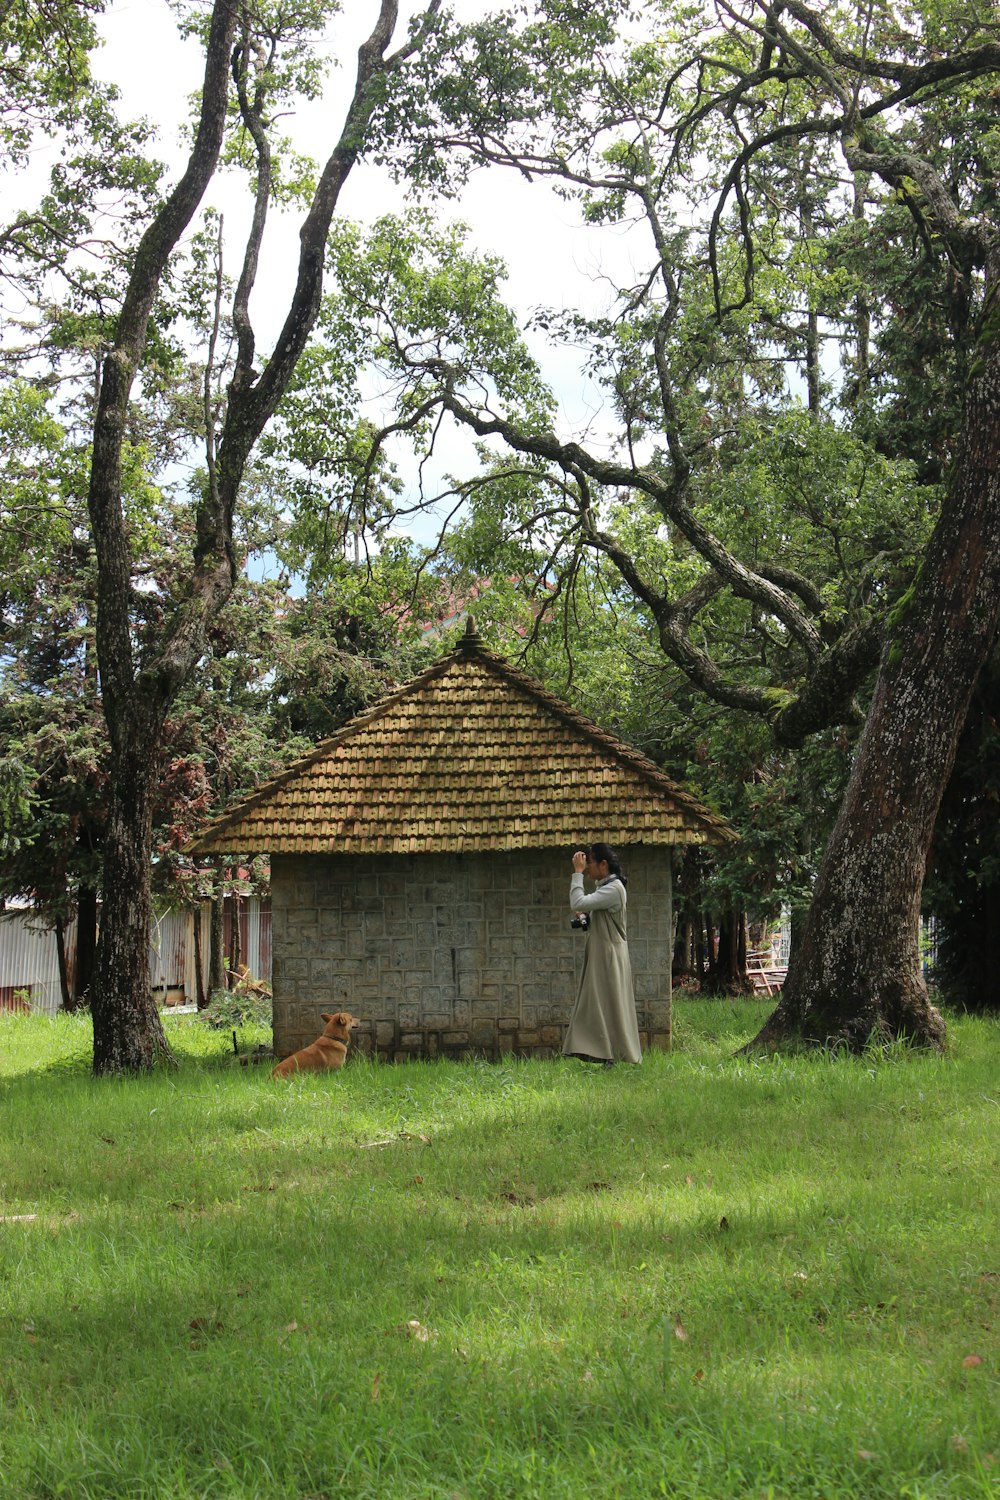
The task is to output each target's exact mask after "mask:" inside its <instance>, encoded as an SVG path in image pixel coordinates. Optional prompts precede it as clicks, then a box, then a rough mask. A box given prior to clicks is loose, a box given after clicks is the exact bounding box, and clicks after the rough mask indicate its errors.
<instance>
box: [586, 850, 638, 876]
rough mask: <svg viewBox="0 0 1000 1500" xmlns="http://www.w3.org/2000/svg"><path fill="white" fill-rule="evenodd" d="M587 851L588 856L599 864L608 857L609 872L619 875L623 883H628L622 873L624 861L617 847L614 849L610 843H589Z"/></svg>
mask: <svg viewBox="0 0 1000 1500" xmlns="http://www.w3.org/2000/svg"><path fill="white" fill-rule="evenodd" d="M585 852H586V854H587V857H588V858H589V859H592V860H593V861H594V863H595V864H597V865H599V864H600V863H601V861H602V860H605V859H606V860H607V862H608V872H609V874H611V875H617V877H618V879H619V880H620V881H621V883H622V885H628V881H627V880H626V879H625V876H624V875H623V874H622V862H621V860H620V859H619V858H618V850H617V849H612V847H611V845H610V844H588V845H587V848H586V851H585Z"/></svg>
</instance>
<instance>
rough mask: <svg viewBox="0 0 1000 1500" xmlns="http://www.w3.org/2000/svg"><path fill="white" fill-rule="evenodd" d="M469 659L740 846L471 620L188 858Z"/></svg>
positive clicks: (211, 828)
mask: <svg viewBox="0 0 1000 1500" xmlns="http://www.w3.org/2000/svg"><path fill="white" fill-rule="evenodd" d="M469 660H476V661H479V662H481V663H482V664H483V665H484V666H485V667H486V668H487V669H488V670H490V671H492V672H493V673H494V675H496V676H498V677H500V678H501V679H506V680H508V681H510V682H512V683H513V684H514V685H515V686H516V687H517V688H519V689H520V690H521V691H522V692H525V693H527V694H529V695H530V696H531V697H533V698H534V699H535V700H536V701H537V702H538V703H540V704H541V705H542V707H544V708H545V709H546V710H547V711H548V712H550V713H553V714H555V715H556V716H557V717H558V718H560V719H562V720H563V721H564V722H565V723H568V724H570V725H571V726H572V727H573V728H574V729H576V730H578V731H580V732H581V733H583V734H585V735H586V736H587V738H588V739H589V740H590V741H591V742H592V743H593V744H595V745H597V746H599V747H600V748H601V749H602V750H604V751H606V752H610V753H611V754H612V755H614V756H615V757H616V758H617V759H619V760H622V761H624V762H625V763H626V764H627V765H629V766H630V767H631V768H632V769H633V770H635V771H637V772H639V774H640V775H642V776H643V777H644V778H645V780H647V781H648V782H649V783H650V784H651V785H652V786H653V787H654V788H655V789H656V790H657V791H660V792H666V793H667V794H668V795H669V796H671V797H672V798H673V799H674V800H675V801H676V802H677V803H678V805H679V807H680V808H681V809H682V810H683V811H685V812H686V813H687V814H688V815H689V816H690V817H692V818H693V819H694V820H695V821H696V822H698V823H700V824H701V825H702V826H703V827H706V828H708V829H709V830H710V831H711V832H712V834H714V835H715V837H716V839H717V841H718V842H719V843H735V842H737V841H738V839H739V834H738V833H737V832H736V830H735V829H734V828H733V827H732V826H731V825H730V824H729V823H728V822H727V821H726V819H725V818H723V817H722V816H721V815H720V814H719V813H715V812H713V811H712V810H711V808H708V807H706V806H705V805H704V804H703V803H701V802H699V800H698V798H697V797H695V796H694V794H693V793H692V792H688V791H686V790H685V789H684V788H683V787H681V786H679V785H678V784H677V782H675V781H674V780H673V778H672V777H670V776H668V775H667V773H666V772H665V771H662V770H661V769H660V767H659V766H658V765H657V764H656V762H655V761H652V760H650V758H649V756H648V755H644V754H643V753H642V751H641V750H637V749H636V748H635V746H633V745H629V744H627V743H626V742H625V741H624V740H622V739H619V738H618V736H617V735H613V734H611V733H610V732H609V731H608V730H605V729H601V728H600V726H599V725H598V724H595V723H594V721H593V720H592V719H588V718H587V716H586V715H585V714H582V713H580V712H578V710H577V709H575V708H571V707H570V706H569V704H568V703H564V702H563V701H562V699H561V698H557V697H556V696H555V694H554V693H550V692H549V690H548V688H546V687H545V686H544V684H543V683H541V682H539V681H538V679H537V678H534V677H531V676H529V674H528V673H527V672H522V671H521V670H520V669H519V668H517V667H514V666H512V665H511V664H510V662H508V661H506V660H505V659H504V658H503V657H502V656H500V655H498V654H497V653H496V652H494V651H490V650H489V648H488V647H487V646H485V645H484V644H483V641H482V639H481V637H480V636H479V635H478V634H477V633H476V630H475V625H474V622H473V620H472V617H471V616H470V617H469V620H468V624H467V627H466V631H465V634H464V635H463V636H461V637H459V640H458V642H457V643H456V645H454V646H452V647H451V648H450V649H449V650H448V651H445V652H443V653H442V655H441V656H440V657H439V658H438V660H437V661H436V662H432V663H431V665H430V666H429V667H425V668H424V670H423V671H422V672H419V673H418V674H417V676H416V677H414V678H412V679H411V680H410V681H409V682H407V683H404V684H403V685H402V686H401V687H398V688H394V689H393V691H392V692H391V693H387V694H386V695H385V697H383V698H380V699H379V700H378V702H376V703H373V704H372V705H371V707H370V708H367V709H365V710H363V712H362V713H360V714H356V715H355V716H354V718H353V719H349V720H348V722H347V723H346V724H344V725H343V726H342V727H341V728H340V729H338V730H337V732H336V734H332V735H329V736H328V737H327V738H326V739H324V740H320V741H318V742H317V743H316V744H315V745H313V746H312V748H311V749H310V750H307V751H306V752H305V754H304V755H300V756H298V757H297V758H296V759H295V760H294V761H292V762H291V764H290V765H288V766H286V767H285V768H284V770H282V771H279V772H278V774H277V775H276V776H272V777H270V778H269V779H268V780H267V781H264V782H262V783H261V785H260V786H259V787H256V788H255V789H254V791H252V792H251V793H249V795H248V796H246V797H243V798H241V799H240V801H238V802H235V803H234V804H233V805H232V807H230V808H229V809H228V811H227V812H225V813H223V814H222V815H221V816H220V817H218V818H215V819H213V820H212V822H210V823H208V824H207V825H206V826H205V828H204V829H203V830H202V831H201V833H199V834H198V835H197V837H196V838H193V839H191V840H189V841H188V843H187V844H186V845H185V853H188V854H198V853H209V852H219V845H218V844H217V842H216V841H217V839H218V838H219V836H220V835H224V834H225V833H226V831H227V830H228V829H235V827H236V826H237V825H238V824H239V823H241V822H242V821H243V819H244V818H245V817H246V816H247V814H248V813H250V812H252V811H253V809H254V808H255V807H257V806H259V805H260V804H261V803H262V802H265V801H266V800H267V799H268V798H269V797H270V796H271V795H272V793H274V792H275V791H277V790H278V789H279V788H280V787H282V786H284V785H285V784H286V783H287V782H289V781H292V780H294V778H295V777H296V776H298V775H300V774H301V773H302V772H303V771H305V770H307V769H308V767H309V766H311V765H313V764H314V763H315V762H316V761H317V760H322V759H323V757H324V756H326V755H328V754H329V753H330V752H331V751H332V750H334V749H336V748H337V747H338V746H339V745H341V744H344V743H346V742H347V741H348V740H350V739H351V738H353V736H354V735H355V734H357V733H359V732H360V731H361V730H362V729H364V728H366V727H367V726H368V725H369V724H371V723H372V722H373V721H374V720H376V719H378V718H381V717H382V716H384V715H385V714H386V713H388V712H389V711H390V709H392V708H393V707H395V705H396V704H397V703H400V702H402V701H404V700H405V699H406V698H410V697H414V696H417V695H419V694H420V693H421V692H422V691H423V689H424V688H425V687H426V685H427V684H428V683H429V682H431V681H433V680H434V679H435V678H437V677H443V676H444V675H445V674H446V673H447V672H448V670H449V669H450V668H451V667H453V666H455V665H456V664H457V663H458V662H460V661H461V662H466V661H469ZM678 842H680V840H678ZM240 847H241V849H249V846H243V845H241V846H240ZM260 852H262V853H266V852H267V850H265V849H263V848H262V849H261V851H260Z"/></svg>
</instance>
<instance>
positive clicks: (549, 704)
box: [449, 635, 740, 843]
mask: <svg viewBox="0 0 1000 1500" xmlns="http://www.w3.org/2000/svg"><path fill="white" fill-rule="evenodd" d="M473 652H474V654H475V655H476V656H477V657H478V658H480V659H481V660H482V661H483V662H484V664H485V665H487V666H488V667H490V668H492V669H493V670H494V671H495V672H496V673H497V675H498V676H501V677H506V678H510V679H512V680H513V681H514V682H515V683H516V684H517V686H518V687H520V688H522V689H523V690H524V691H525V692H527V693H530V694H531V696H532V697H534V698H536V699H538V700H539V701H540V702H541V703H542V705H543V706H544V707H545V708H547V709H549V711H550V712H553V713H556V714H558V716H559V717H560V718H561V719H563V720H565V721H566V722H567V723H569V724H570V725H572V727H573V728H575V729H579V730H581V731H582V732H583V733H584V734H586V736H587V737H588V739H590V740H591V741H592V742H593V743H595V744H597V745H599V746H600V747H601V749H603V750H607V751H610V752H611V753H612V754H613V755H615V756H616V757H617V758H618V759H619V760H624V761H626V762H627V763H628V764H629V765H630V766H631V767H632V769H633V770H635V771H638V772H639V773H640V774H641V775H642V776H644V777H645V778H646V780H647V781H649V782H651V783H652V785H653V786H654V787H655V788H656V789H657V790H658V791H665V792H667V793H668V794H669V795H670V796H671V797H673V798H674V800H675V801H676V802H677V803H678V804H679V805H680V806H681V807H682V808H683V809H684V810H685V811H686V812H688V813H689V814H690V815H691V817H693V818H695V819H697V820H698V821H699V822H701V823H704V824H706V825H707V826H708V827H709V828H711V829H712V831H713V832H716V833H718V835H719V842H720V843H738V842H739V837H740V836H739V834H738V833H737V832H736V829H735V828H733V826H732V824H730V823H729V822H728V821H727V820H726V819H725V818H724V817H723V816H722V815H721V813H716V812H713V811H712V809H711V808H710V807H706V806H705V804H704V803H703V802H700V801H699V799H698V798H697V797H696V796H695V795H694V793H693V792H689V791H687V790H686V789H685V788H684V787H682V786H679V785H678V783H677V782H676V781H674V779H673V777H672V776H668V775H667V773H666V771H664V770H662V769H661V768H660V767H659V766H658V765H657V764H656V762H655V761H654V760H650V758H649V756H648V755H644V754H643V752H642V751H641V750H637V749H636V747H635V746H634V745H630V744H628V743H627V741H625V740H623V739H619V737H618V736H617V735H615V734H612V733H611V732H610V731H609V730H607V729H602V728H601V727H600V725H599V724H595V723H594V721H593V719H588V718H587V715H586V714H582V713H580V712H579V711H578V710H577V709H575V708H571V707H570V705H569V704H568V703H564V702H563V701H562V699H561V698H557V697H556V695H555V694H554V693H550V692H549V690H548V688H547V687H545V685H544V683H541V682H539V681H538V679H537V678H535V677H531V676H530V675H529V674H528V673H527V672H522V671H520V669H519V668H517V667H514V666H511V664H510V662H508V661H505V660H504V658H503V657H502V656H499V655H498V654H497V653H496V652H494V651H490V650H489V649H488V647H486V646H484V645H483V644H482V642H481V641H480V640H479V638H478V637H476V636H469V635H466V636H465V637H463V639H462V641H461V642H460V643H459V645H458V646H457V647H456V648H455V650H454V651H453V652H449V656H463V657H468V656H471V655H472V654H473Z"/></svg>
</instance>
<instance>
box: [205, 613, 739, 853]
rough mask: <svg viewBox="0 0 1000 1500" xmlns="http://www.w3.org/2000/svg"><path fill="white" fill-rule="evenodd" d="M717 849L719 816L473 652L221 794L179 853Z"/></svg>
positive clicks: (724, 832) (478, 647)
mask: <svg viewBox="0 0 1000 1500" xmlns="http://www.w3.org/2000/svg"><path fill="white" fill-rule="evenodd" d="M591 838H593V839H605V840H606V841H607V842H608V843H611V844H622V845H628V844H721V843H726V842H728V841H730V840H732V839H735V838H736V834H735V832H734V831H733V829H732V828H730V826H729V824H728V823H727V822H726V821H725V819H723V818H720V817H719V816H718V815H717V814H716V813H713V812H711V811H710V810H709V808H707V807H705V806H703V805H702V804H701V803H700V802H698V801H697V799H696V798H694V797H693V796H692V795H691V794H690V793H689V792H686V791H684V790H682V789H681V788H680V787H679V786H677V784H676V783H675V782H673V781H671V780H670V778H669V777H667V776H665V775H664V774H663V772H662V771H661V770H660V769H659V767H658V766H656V765H655V764H654V763H653V762H652V761H651V760H649V759H648V758H647V757H646V756H645V755H643V754H641V752H640V751H638V750H635V749H633V748H632V747H631V746H630V745H627V744H625V742H624V741H623V740H619V739H616V738H615V736H614V735H611V734H608V733H606V732H605V731H604V730H602V729H599V728H598V726H597V725H596V724H594V723H593V722H592V721H591V720H590V719H587V718H584V717H583V715H582V714H578V713H576V712H575V711H574V710H573V709H571V708H569V707H568V706H567V705H566V704H565V703H563V702H561V701H560V700H559V699H558V698H556V697H554V696H553V694H551V693H549V692H548V691H547V690H546V689H545V688H544V687H542V685H541V684H540V683H538V682H536V681H535V680H534V679H533V678H531V677H528V676H526V675H525V674H524V673H522V672H519V671H517V670H516V668H514V667H511V666H510V665H509V664H508V663H507V662H506V661H504V660H503V658H502V657H500V656H497V655H495V654H494V653H493V652H492V651H487V650H486V649H485V648H484V647H483V646H482V644H481V642H480V640H479V637H478V636H477V635H475V634H474V633H473V627H472V626H471V622H470V628H469V631H468V632H467V633H466V635H465V636H464V637H463V638H462V641H461V642H460V644H459V645H458V646H457V647H455V649H454V650H452V651H449V652H447V653H446V654H445V655H444V656H443V657H442V658H441V660H440V661H438V662H435V664H434V665H433V666H432V667H429V668H428V669H427V670H426V671H425V672H422V673H421V674H420V676H419V677H415V678H414V679H413V681H412V682H410V683H408V684H407V685H406V686H405V687H402V688H400V689H398V691H396V692H394V693H392V694H391V695H390V696H389V697H387V698H384V699H383V700H382V702H381V703H378V704H376V705H375V706H374V707H373V708H371V709H368V710H367V711H366V712H365V713H362V714H359V715H358V716H357V717H356V718H354V719H352V720H351V721H350V723H349V724H346V725H345V726H344V728H343V729H341V730H340V731H339V732H338V733H337V734H335V735H333V736H332V738H330V739H328V740H324V741H323V742H322V743H321V744H318V745H316V746H315V747H314V748H313V749H312V750H311V751H310V752H309V753H308V755H305V756H303V757H302V758H301V759H300V760H298V761H296V762H295V763H294V764H293V765H292V766H290V767H289V768H288V769H287V770H285V771H283V772H282V773H281V775H279V776H276V777H275V778H274V779H273V780H272V781H269V782H267V783H265V784H264V785H263V786H261V787H259V788H258V789H257V791H255V792H254V793H253V794H252V795H251V796H249V797H247V798H245V799H244V800H243V801H242V802H238V803H236V804H235V805H234V806H233V807H232V808H230V810H229V812H228V813H226V814H225V815H224V816H223V817H221V818H219V819H217V820H216V821H215V822H214V823H212V824H210V825H209V827H208V828H206V830H205V831H204V832H203V833H202V834H201V835H200V837H198V838H197V839H195V840H193V841H192V843H191V844H190V845H189V852H191V853H193V854H215V853H223V852H227V853H234V854H258V853H260V854H264V853H267V854H272V855H273V854H352V853H354V854H431V853H440V852H443V851H450V852H454V853H470V852H472V851H474V850H487V849H530V848H546V847H552V846H559V847H565V846H567V845H570V844H573V845H577V846H578V845H580V844H581V843H582V842H583V841H585V840H587V839H591Z"/></svg>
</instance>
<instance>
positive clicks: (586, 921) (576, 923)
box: [569, 912, 590, 932]
mask: <svg viewBox="0 0 1000 1500" xmlns="http://www.w3.org/2000/svg"><path fill="white" fill-rule="evenodd" d="M569 925H570V926H571V927H579V928H582V930H583V931H584V932H586V930H587V928H588V927H589V926H590V918H589V917H588V916H587V914H586V912H583V913H580V912H578V913H577V914H576V916H575V917H570V919H569Z"/></svg>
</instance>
